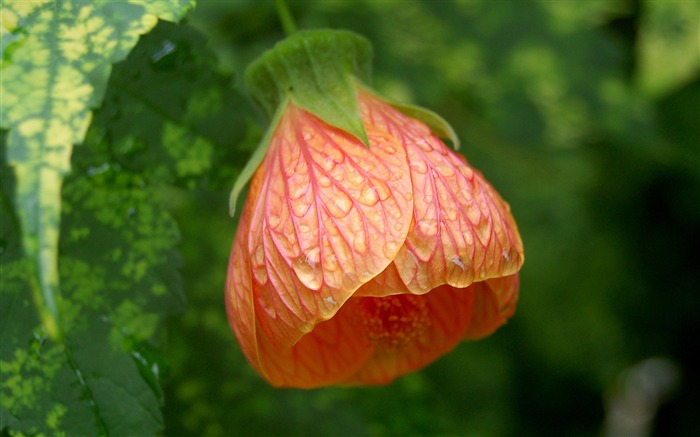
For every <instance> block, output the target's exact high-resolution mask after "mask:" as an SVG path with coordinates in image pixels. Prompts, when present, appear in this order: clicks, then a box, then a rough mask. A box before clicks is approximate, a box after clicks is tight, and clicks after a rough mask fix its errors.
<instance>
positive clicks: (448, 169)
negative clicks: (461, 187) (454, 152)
mask: <svg viewBox="0 0 700 437" xmlns="http://www.w3.org/2000/svg"><path fill="white" fill-rule="evenodd" d="M438 171H439V172H440V174H441V175H443V176H445V177H452V176H453V175H454V174H455V171H454V169H453V168H452V166H451V165H449V164H447V163H441V165H439V166H438Z"/></svg>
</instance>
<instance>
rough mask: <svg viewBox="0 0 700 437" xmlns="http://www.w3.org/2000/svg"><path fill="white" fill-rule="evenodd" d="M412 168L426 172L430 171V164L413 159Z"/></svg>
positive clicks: (422, 172)
mask: <svg viewBox="0 0 700 437" xmlns="http://www.w3.org/2000/svg"><path fill="white" fill-rule="evenodd" d="M411 170H413V171H414V172H416V173H421V174H425V173H427V172H428V166H427V165H426V163H425V161H422V160H420V161H413V162H411Z"/></svg>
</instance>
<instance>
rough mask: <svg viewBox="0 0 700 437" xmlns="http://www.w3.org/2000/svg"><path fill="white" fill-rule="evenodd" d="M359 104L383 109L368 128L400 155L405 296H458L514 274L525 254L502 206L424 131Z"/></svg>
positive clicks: (399, 261)
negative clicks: (409, 199)
mask: <svg viewBox="0 0 700 437" xmlns="http://www.w3.org/2000/svg"><path fill="white" fill-rule="evenodd" d="M363 96H364V98H363V100H362V101H364V102H365V105H371V106H373V107H379V106H380V105H383V106H381V108H382V110H381V111H378V110H375V112H374V113H375V119H374V120H373V124H374V125H375V126H378V127H380V128H383V129H385V130H386V131H388V132H390V133H391V134H392V135H394V136H395V137H397V138H399V140H400V142H401V143H402V144H403V146H404V148H405V150H406V156H407V159H408V166H409V169H410V172H411V181H412V185H413V197H414V203H413V204H414V206H413V216H414V221H413V223H412V227H411V229H410V230H409V233H408V237H407V239H406V243H405V246H403V247H402V248H401V250H400V251H399V254H398V255H397V257H396V260H395V262H394V263H395V264H396V266H397V269H398V272H399V275H400V276H401V278H402V280H403V282H404V283H405V284H406V286H407V287H408V289H409V290H410V291H411V292H413V293H427V292H428V291H430V290H431V289H433V288H435V287H436V286H438V285H441V284H445V283H446V284H449V285H452V286H454V287H458V288H463V287H466V286H468V285H470V284H472V283H473V282H475V281H481V280H485V279H488V278H495V277H500V276H506V275H511V274H513V273H515V272H516V271H518V270H519V269H520V266H521V265H522V262H523V248H522V242H521V240H520V236H519V234H518V230H517V226H516V224H515V220H514V219H513V217H512V215H511V213H510V207H509V206H508V204H507V203H506V202H504V201H503V199H501V197H500V196H499V195H498V193H496V191H495V190H494V189H493V188H492V187H491V185H490V184H489V183H488V182H486V180H485V179H484V178H483V176H481V174H480V173H478V172H477V171H475V170H474V169H472V168H471V167H470V166H469V165H468V164H467V162H466V160H465V159H464V158H463V157H462V156H461V155H458V154H456V153H455V152H453V151H452V150H450V149H448V148H447V146H445V144H444V143H443V142H442V141H440V139H439V138H437V137H436V136H434V135H433V134H432V133H431V132H430V130H429V128H428V127H427V126H426V125H425V124H423V123H422V122H420V121H418V120H415V119H411V118H409V117H406V116H405V115H403V114H402V113H400V112H398V111H397V110H395V109H394V108H392V107H391V106H389V105H387V104H382V103H381V101H379V100H378V99H377V98H376V97H374V96H372V95H371V94H369V93H364V94H363ZM377 102H379V103H377Z"/></svg>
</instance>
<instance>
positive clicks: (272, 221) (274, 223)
mask: <svg viewBox="0 0 700 437" xmlns="http://www.w3.org/2000/svg"><path fill="white" fill-rule="evenodd" d="M280 222H281V220H280V216H278V215H276V214H270V215H268V216H267V224H269V225H270V226H271V227H272V228H274V229H277V227H278V226H279V225H280Z"/></svg>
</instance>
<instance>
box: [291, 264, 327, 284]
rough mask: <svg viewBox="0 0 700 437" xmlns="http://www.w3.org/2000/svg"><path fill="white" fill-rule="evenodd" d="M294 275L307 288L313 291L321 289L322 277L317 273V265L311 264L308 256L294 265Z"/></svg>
mask: <svg viewBox="0 0 700 437" xmlns="http://www.w3.org/2000/svg"><path fill="white" fill-rule="evenodd" d="M292 268H293V269H294V273H296V275H297V278H299V280H300V281H301V283H302V284H304V285H305V286H306V287H308V288H310V289H312V290H318V289H319V288H321V283H322V280H321V279H322V275H321V274H320V272H318V273H317V272H316V263H315V262H309V260H308V258H307V257H306V256H300V257H299V258H297V259H296V260H295V261H294V262H293V263H292Z"/></svg>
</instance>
